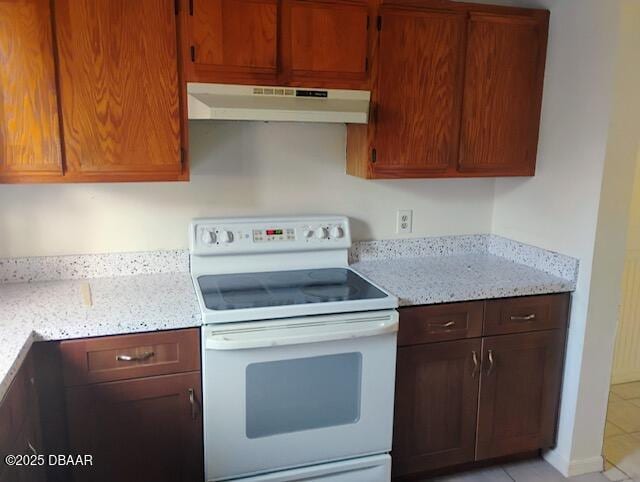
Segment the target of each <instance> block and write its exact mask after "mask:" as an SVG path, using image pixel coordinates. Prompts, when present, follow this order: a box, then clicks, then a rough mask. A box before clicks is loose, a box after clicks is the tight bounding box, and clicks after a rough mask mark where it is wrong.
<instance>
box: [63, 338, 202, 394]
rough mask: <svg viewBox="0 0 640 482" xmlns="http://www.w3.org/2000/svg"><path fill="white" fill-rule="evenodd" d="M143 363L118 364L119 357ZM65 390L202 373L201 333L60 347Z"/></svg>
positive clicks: (101, 340)
mask: <svg viewBox="0 0 640 482" xmlns="http://www.w3.org/2000/svg"><path fill="white" fill-rule="evenodd" d="M145 353H153V355H152V356H150V357H148V358H147V359H145V360H142V361H118V360H117V359H116V357H117V356H119V355H129V356H140V355H143V354H145ZM60 354H61V358H62V368H63V373H64V384H65V386H73V385H84V384H90V383H101V382H106V381H115V380H126V379H129V378H140V377H147V376H152V375H164V374H170V373H180V372H188V371H195V370H199V369H200V331H199V330H198V329H196V328H194V329H185V330H171V331H160V332H153V333H139V334H133V335H118V336H106V337H100V338H83V339H80V340H69V341H63V342H61V343H60Z"/></svg>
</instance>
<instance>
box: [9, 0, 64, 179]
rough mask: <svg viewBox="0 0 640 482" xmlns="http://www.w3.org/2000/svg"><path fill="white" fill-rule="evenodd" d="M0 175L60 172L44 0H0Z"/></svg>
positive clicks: (49, 35) (47, 12)
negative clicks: (0, 62) (0, 60)
mask: <svg viewBox="0 0 640 482" xmlns="http://www.w3.org/2000/svg"><path fill="white" fill-rule="evenodd" d="M0 59H2V68H0V181H11V179H14V180H15V179H16V178H18V177H22V178H23V179H26V178H29V177H32V176H43V175H44V176H54V177H55V176H60V175H61V174H62V160H61V155H60V133H59V129H60V124H59V119H58V106H57V96H56V80H55V70H54V62H53V40H52V29H51V12H50V8H49V1H48V0H8V1H7V0H0Z"/></svg>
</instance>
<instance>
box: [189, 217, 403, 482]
mask: <svg viewBox="0 0 640 482" xmlns="http://www.w3.org/2000/svg"><path fill="white" fill-rule="evenodd" d="M189 238H190V252H191V273H192V277H193V282H194V286H195V288H196V293H197V295H198V300H199V303H200V307H201V310H202V319H203V328H202V375H203V414H204V445H205V476H206V480H207V481H218V480H229V479H242V480H246V481H251V482H259V481H260V482H263V481H264V482H266V481H270V482H275V481H278V482H285V481H294V480H295V481H298V480H308V481H311V480H314V481H315V480H321V481H324V482H388V481H389V480H390V474H391V459H390V457H389V455H388V452H389V451H390V449H391V437H392V426H393V399H394V383H395V357H396V334H397V329H398V313H397V311H396V310H395V308H396V307H397V306H398V300H397V299H396V298H395V297H394V296H392V295H390V294H389V293H387V292H385V291H384V290H383V289H382V288H380V287H379V286H376V285H375V284H374V283H372V282H371V281H369V280H367V279H366V278H364V277H362V276H361V275H359V274H358V273H356V272H354V271H353V270H351V269H350V268H349V267H348V261H347V255H348V250H349V248H350V246H351V236H350V229H349V220H348V218H346V217H343V216H312V217H280V218H241V219H196V220H194V221H193V222H192V223H191V226H190V230H189Z"/></svg>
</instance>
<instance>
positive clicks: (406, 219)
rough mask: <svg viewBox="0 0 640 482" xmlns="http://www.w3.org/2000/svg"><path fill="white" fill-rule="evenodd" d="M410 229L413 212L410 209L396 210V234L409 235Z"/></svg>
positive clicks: (411, 227)
mask: <svg viewBox="0 0 640 482" xmlns="http://www.w3.org/2000/svg"><path fill="white" fill-rule="evenodd" d="M412 229H413V211H412V210H411V209H398V216H397V221H396V233H398V234H401V233H410V232H411V230H412Z"/></svg>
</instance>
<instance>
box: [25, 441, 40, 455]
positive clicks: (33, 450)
mask: <svg viewBox="0 0 640 482" xmlns="http://www.w3.org/2000/svg"><path fill="white" fill-rule="evenodd" d="M27 446H28V447H29V450H31V453H33V455H36V456H37V455H39V454H38V451H37V450H36V448H35V447H34V446H33V445H31V442H30V441H29V440H27Z"/></svg>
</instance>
